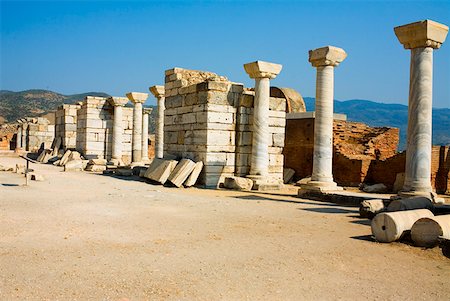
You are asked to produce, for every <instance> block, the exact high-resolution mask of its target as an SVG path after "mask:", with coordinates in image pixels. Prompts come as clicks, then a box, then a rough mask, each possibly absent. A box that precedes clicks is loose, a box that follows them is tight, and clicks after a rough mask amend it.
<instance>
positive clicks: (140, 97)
mask: <svg viewBox="0 0 450 301" xmlns="http://www.w3.org/2000/svg"><path fill="white" fill-rule="evenodd" d="M127 97H128V99H129V100H130V101H131V102H132V103H134V104H136V103H144V102H145V101H146V100H147V98H148V94H147V93H141V92H129V93H127Z"/></svg>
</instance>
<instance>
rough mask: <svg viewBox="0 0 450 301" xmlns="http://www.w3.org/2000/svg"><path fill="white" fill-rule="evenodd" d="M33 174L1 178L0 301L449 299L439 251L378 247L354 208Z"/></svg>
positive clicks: (448, 278)
mask: <svg viewBox="0 0 450 301" xmlns="http://www.w3.org/2000/svg"><path fill="white" fill-rule="evenodd" d="M17 161H19V160H18V159H13V158H0V164H3V165H9V166H12V165H13V163H15V162H17ZM22 161H23V160H22ZM32 168H35V170H37V171H38V172H39V173H41V174H43V175H44V176H45V178H46V180H45V181H44V182H31V184H30V186H28V187H25V186H22V184H23V183H24V179H23V178H22V176H20V175H17V174H14V173H11V172H0V224H1V227H0V299H1V300H122V299H124V298H126V299H129V300H350V299H351V300H355V299H359V300H361V299H369V300H406V299H408V300H449V299H450V260H449V259H447V258H445V257H443V255H442V254H441V252H440V249H438V248H434V249H427V250H425V249H420V248H415V247H412V246H409V245H407V244H403V243H393V244H379V243H376V242H374V241H372V240H371V238H370V226H369V223H368V221H367V220H364V219H360V218H359V217H358V213H357V208H351V207H343V206H338V205H334V204H328V203H321V202H316V201H310V200H302V199H299V198H296V197H294V196H286V195H276V194H258V193H248V192H233V191H217V190H202V189H195V188H192V189H177V188H168V187H162V186H157V185H150V184H147V183H145V182H141V181H139V180H138V179H136V178H133V179H130V178H122V179H120V178H113V177H110V176H103V175H100V174H92V173H87V172H83V173H82V172H67V173H66V172H62V169H61V168H59V167H54V166H51V165H34V164H33V165H32ZM292 194H293V195H294V194H295V191H292Z"/></svg>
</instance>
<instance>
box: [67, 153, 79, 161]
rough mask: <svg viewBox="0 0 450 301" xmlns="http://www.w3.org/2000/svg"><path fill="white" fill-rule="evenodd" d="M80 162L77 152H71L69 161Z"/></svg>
mask: <svg viewBox="0 0 450 301" xmlns="http://www.w3.org/2000/svg"><path fill="white" fill-rule="evenodd" d="M72 160H81V154H80V153H79V152H77V151H72V152H71V153H70V155H69V161H72Z"/></svg>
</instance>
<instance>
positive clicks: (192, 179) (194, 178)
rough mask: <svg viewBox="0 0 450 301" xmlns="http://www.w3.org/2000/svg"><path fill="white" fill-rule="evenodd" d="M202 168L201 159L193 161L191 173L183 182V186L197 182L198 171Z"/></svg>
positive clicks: (189, 185)
mask: <svg viewBox="0 0 450 301" xmlns="http://www.w3.org/2000/svg"><path fill="white" fill-rule="evenodd" d="M202 169H203V162H202V161H199V162H197V163H195V166H194V169H193V170H192V172H191V174H190V175H189V177H188V178H187V179H186V181H185V182H184V186H185V187H191V186H194V185H195V183H196V182H197V179H198V177H199V176H200V173H201V172H202Z"/></svg>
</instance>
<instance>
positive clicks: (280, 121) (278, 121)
mask: <svg viewBox="0 0 450 301" xmlns="http://www.w3.org/2000/svg"><path fill="white" fill-rule="evenodd" d="M269 126H271V127H272V126H277V127H283V128H284V127H285V126H286V119H284V118H275V117H269Z"/></svg>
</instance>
